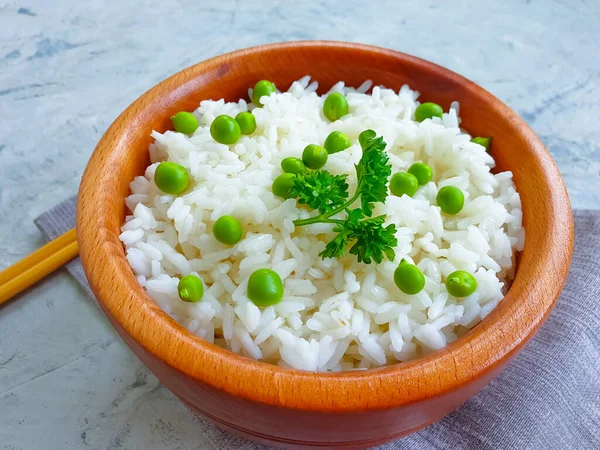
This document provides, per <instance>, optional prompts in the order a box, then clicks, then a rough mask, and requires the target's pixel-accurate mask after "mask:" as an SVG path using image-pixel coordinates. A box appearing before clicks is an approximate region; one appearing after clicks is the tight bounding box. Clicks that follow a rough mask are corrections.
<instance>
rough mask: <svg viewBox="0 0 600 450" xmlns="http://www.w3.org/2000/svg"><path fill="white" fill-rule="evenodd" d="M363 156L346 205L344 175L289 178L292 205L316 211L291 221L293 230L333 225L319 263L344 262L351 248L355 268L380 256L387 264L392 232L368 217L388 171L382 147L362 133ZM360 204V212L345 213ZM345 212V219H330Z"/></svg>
mask: <svg viewBox="0 0 600 450" xmlns="http://www.w3.org/2000/svg"><path fill="white" fill-rule="evenodd" d="M359 141H360V144H361V147H362V149H363V156H362V158H361V159H360V161H359V162H358V164H355V166H354V167H355V169H356V178H357V186H356V191H355V192H354V195H352V197H350V199H348V196H349V193H348V183H347V182H346V180H347V178H348V175H333V174H331V173H330V172H328V171H327V170H315V171H309V172H306V173H304V174H299V175H297V176H296V177H295V178H294V185H293V187H292V190H291V196H292V197H294V198H296V199H297V200H298V203H300V204H304V205H308V206H309V207H310V208H311V209H313V210H317V211H318V212H319V215H317V216H314V217H310V218H308V219H298V220H295V221H294V224H295V225H296V226H303V225H310V224H313V223H332V224H335V226H334V227H333V231H334V232H335V233H337V234H336V236H335V237H334V238H333V239H332V240H331V241H330V242H328V243H327V245H326V246H325V250H323V251H322V252H321V253H320V255H321V256H322V257H323V258H338V257H341V256H344V255H345V253H346V247H348V246H349V245H350V244H352V247H351V248H350V254H352V255H356V257H357V259H358V261H359V262H364V263H366V264H370V263H371V261H375V262H376V263H380V262H381V261H383V257H384V255H385V256H387V258H388V259H390V260H393V259H394V256H395V253H394V247H396V245H398V241H397V239H396V237H395V234H396V226H395V225H394V224H390V225H388V226H386V227H384V226H383V224H384V222H385V216H377V217H371V216H372V215H373V210H374V208H375V204H376V203H384V202H385V200H386V198H387V196H388V188H387V184H388V180H389V177H390V175H391V173H392V167H391V165H390V164H389V163H388V156H387V153H386V152H385V146H386V143H385V142H384V141H383V138H382V137H378V138H376V137H375V132H373V131H372V130H367V131H364V132H363V133H361V135H360V137H359ZM359 198H360V208H354V209H351V208H350V207H351V206H352V205H353V204H354V202H356V201H357V200H358V199H359ZM341 212H346V218H345V219H332V218H331V217H333V216H335V215H337V214H339V213H341Z"/></svg>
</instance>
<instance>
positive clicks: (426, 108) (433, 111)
mask: <svg viewBox="0 0 600 450" xmlns="http://www.w3.org/2000/svg"><path fill="white" fill-rule="evenodd" d="M442 114H444V110H443V109H442V107H441V106H440V105H438V104H436V103H430V102H427V103H421V104H420V105H419V106H417V109H416V110H415V120H416V121H417V122H423V121H424V120H425V119H431V118H432V117H442Z"/></svg>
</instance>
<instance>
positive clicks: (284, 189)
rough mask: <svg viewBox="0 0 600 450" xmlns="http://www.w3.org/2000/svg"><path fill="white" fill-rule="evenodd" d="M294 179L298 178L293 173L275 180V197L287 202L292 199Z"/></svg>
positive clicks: (273, 187)
mask: <svg viewBox="0 0 600 450" xmlns="http://www.w3.org/2000/svg"><path fill="white" fill-rule="evenodd" d="M294 178H296V175H295V174H293V173H284V174H283V175H279V176H278V177H277V178H275V180H274V181H273V186H272V188H271V189H272V191H273V195H275V196H277V197H281V198H283V199H286V200H287V199H288V198H291V197H292V196H291V191H292V187H294Z"/></svg>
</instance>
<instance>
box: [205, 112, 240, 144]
mask: <svg viewBox="0 0 600 450" xmlns="http://www.w3.org/2000/svg"><path fill="white" fill-rule="evenodd" d="M210 135H211V136H212V137H213V139H214V140H215V141H217V142H219V143H220V144H225V145H232V144H235V143H236V142H237V141H239V139H240V136H241V135H242V130H241V129H240V125H239V124H238V123H237V122H236V121H235V119H234V118H233V117H231V116H227V115H225V114H221V115H220V116H217V117H215V120H213V122H212V123H211V124H210Z"/></svg>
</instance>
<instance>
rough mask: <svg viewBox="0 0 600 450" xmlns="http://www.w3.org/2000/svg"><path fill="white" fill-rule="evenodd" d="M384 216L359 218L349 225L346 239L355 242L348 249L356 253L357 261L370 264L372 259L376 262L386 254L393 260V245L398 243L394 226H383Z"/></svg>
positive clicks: (351, 252)
mask: <svg viewBox="0 0 600 450" xmlns="http://www.w3.org/2000/svg"><path fill="white" fill-rule="evenodd" d="M384 221H385V216H378V217H371V218H368V219H365V220H361V221H360V222H357V223H356V224H353V225H352V226H351V228H350V229H351V231H350V233H349V235H348V240H355V241H356V242H355V243H354V245H353V246H352V248H351V249H350V254H352V255H356V258H357V259H358V262H364V263H366V264H370V263H371V260H374V261H375V262H376V263H377V264H379V263H381V261H383V256H384V255H385V256H387V258H388V259H389V260H390V261H393V260H394V257H395V255H396V254H395V252H394V247H396V246H397V245H398V240H397V239H396V226H395V225H394V224H390V225H388V226H387V227H383V222H384Z"/></svg>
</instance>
